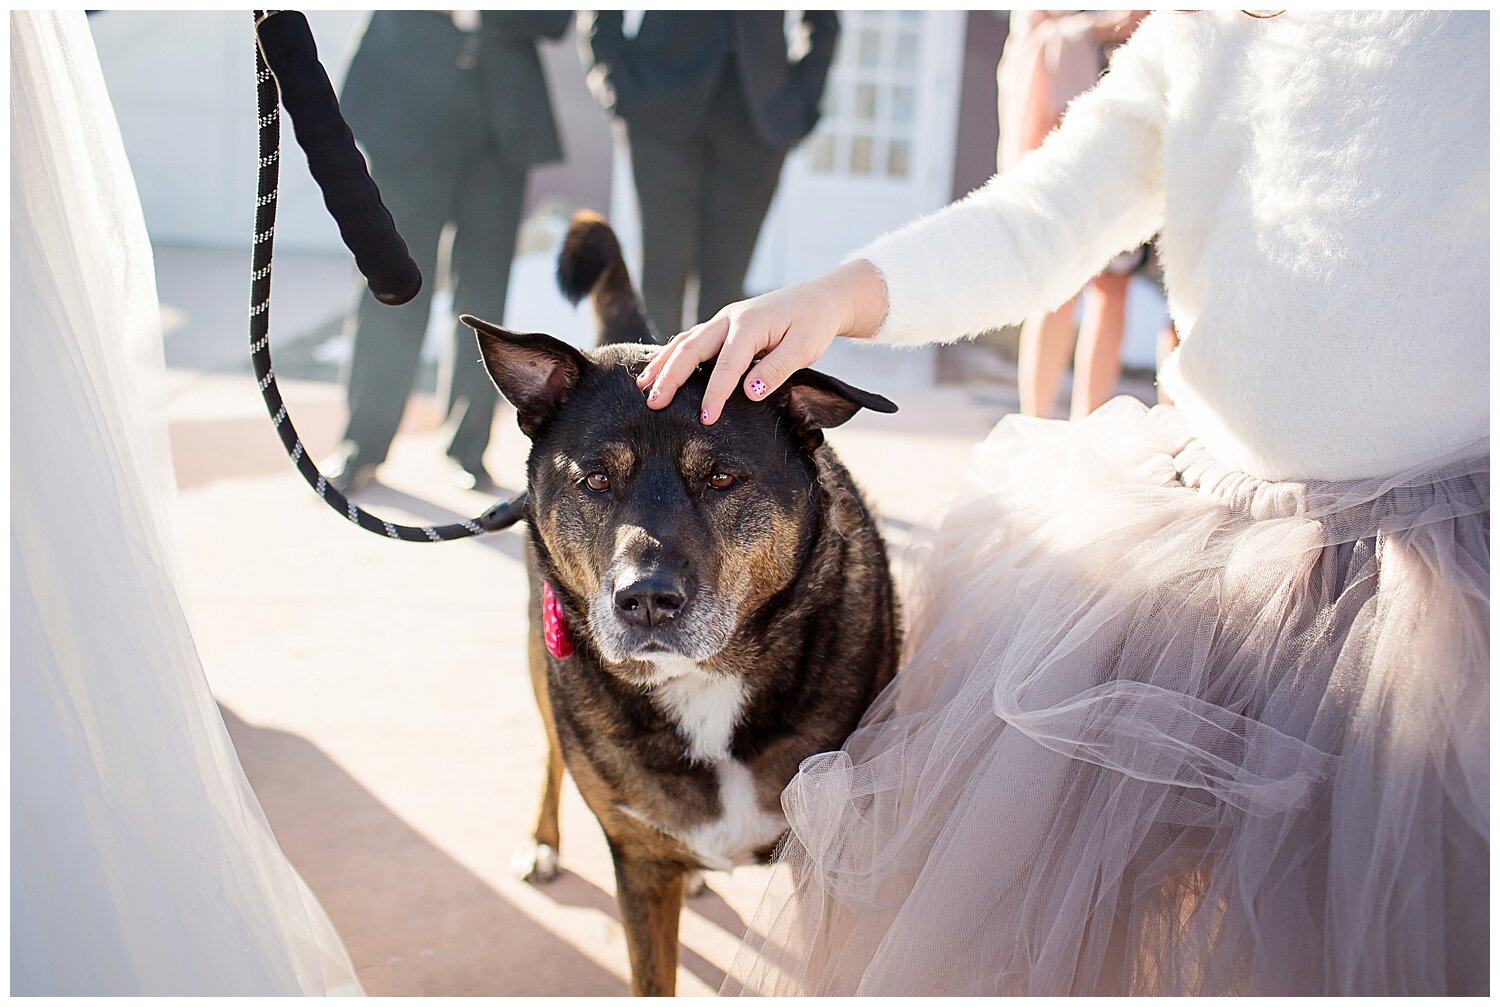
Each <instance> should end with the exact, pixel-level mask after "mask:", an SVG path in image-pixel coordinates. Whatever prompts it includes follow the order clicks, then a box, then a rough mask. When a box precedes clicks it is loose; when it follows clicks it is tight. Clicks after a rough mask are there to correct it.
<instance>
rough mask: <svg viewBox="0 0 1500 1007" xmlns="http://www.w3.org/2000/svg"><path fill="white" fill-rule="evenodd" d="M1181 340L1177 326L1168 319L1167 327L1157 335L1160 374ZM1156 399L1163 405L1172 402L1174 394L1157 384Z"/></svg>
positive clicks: (1157, 363)
mask: <svg viewBox="0 0 1500 1007" xmlns="http://www.w3.org/2000/svg"><path fill="white" fill-rule="evenodd" d="M1181 342H1182V340H1180V339H1178V338H1177V326H1175V325H1173V324H1172V323H1171V322H1170V321H1168V322H1167V327H1166V328H1164V329H1162V330H1161V332H1160V333H1158V334H1157V336H1156V372H1157V373H1158V374H1160V373H1161V365H1162V363H1163V362H1164V361H1165V360H1166V359H1167V357H1168V355H1170V354H1171V352H1172V351H1173V350H1175V349H1177V347H1178V345H1179V344H1180V343H1181ZM1156 401H1157V404H1158V405H1163V406H1170V405H1171V404H1172V396H1170V395H1168V394H1167V393H1166V392H1164V391H1163V390H1162V387H1161V385H1160V384H1158V385H1157V386H1156Z"/></svg>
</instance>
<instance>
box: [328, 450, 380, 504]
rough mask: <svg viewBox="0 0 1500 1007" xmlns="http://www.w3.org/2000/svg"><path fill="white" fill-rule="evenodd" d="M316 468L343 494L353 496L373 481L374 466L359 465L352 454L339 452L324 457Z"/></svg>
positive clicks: (329, 483)
mask: <svg viewBox="0 0 1500 1007" xmlns="http://www.w3.org/2000/svg"><path fill="white" fill-rule="evenodd" d="M318 470H319V471H320V472H322V473H323V475H324V477H325V478H326V479H327V480H328V485H330V486H332V487H333V488H334V489H336V490H338V491H339V492H340V493H342V494H344V496H346V497H347V496H353V495H354V494H355V493H358V492H359V491H360V490H362V489H364V488H365V487H366V486H369V485H370V484H371V483H372V482H374V481H375V466H374V465H360V464H358V463H356V462H355V461H354V456H353V455H351V454H348V453H346V452H340V453H338V454H335V455H334V456H333V457H331V458H328V459H326V460H325V461H324V462H323V464H322V465H320V466H319V467H318Z"/></svg>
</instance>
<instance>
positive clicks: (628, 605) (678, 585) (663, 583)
mask: <svg viewBox="0 0 1500 1007" xmlns="http://www.w3.org/2000/svg"><path fill="white" fill-rule="evenodd" d="M686 604H687V589H686V586H685V585H684V584H683V582H682V580H681V579H680V578H677V577H674V576H672V575H671V574H668V573H665V572H663V571H660V570H656V571H653V572H651V573H648V574H646V575H644V576H642V577H639V578H637V579H636V580H635V581H633V582H631V583H630V584H627V585H625V586H624V587H622V588H620V589H619V590H617V591H616V592H615V610H616V611H617V612H619V613H620V618H622V619H624V620H625V621H626V622H633V623H635V624H636V625H638V626H647V627H650V626H659V625H661V624H662V623H664V622H666V621H667V620H668V619H672V618H675V617H676V616H677V615H678V614H679V613H680V612H681V611H682V609H683V606H685V605H686Z"/></svg>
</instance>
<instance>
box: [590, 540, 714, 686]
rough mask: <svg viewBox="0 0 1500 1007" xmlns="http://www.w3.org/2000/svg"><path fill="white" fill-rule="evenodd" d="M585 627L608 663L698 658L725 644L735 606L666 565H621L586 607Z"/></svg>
mask: <svg viewBox="0 0 1500 1007" xmlns="http://www.w3.org/2000/svg"><path fill="white" fill-rule="evenodd" d="M588 618H589V631H590V635H591V636H592V637H593V638H594V641H595V643H596V644H597V645H598V647H599V652H600V655H601V656H602V657H603V658H604V659H605V660H606V661H610V662H611V663H620V662H622V661H626V660H630V659H635V660H647V661H649V660H652V659H655V658H660V657H670V656H674V655H675V656H680V657H685V658H689V659H691V660H694V661H703V660H707V659H708V658H710V657H712V656H713V655H715V654H717V653H718V652H719V651H720V650H722V649H723V648H724V646H725V644H727V643H728V642H729V637H730V634H731V633H732V632H733V630H734V624H735V606H734V604H733V602H732V601H731V600H730V599H726V598H723V597H721V596H720V595H719V594H718V592H716V591H714V590H713V589H712V588H710V587H707V586H703V585H698V584H695V583H694V582H693V580H692V579H690V578H689V577H688V576H687V575H685V574H683V573H681V572H678V571H675V570H673V569H671V568H664V567H660V566H657V567H652V568H648V569H641V568H640V567H637V566H634V565H623V564H622V565H621V566H620V567H618V568H617V569H615V570H612V571H611V572H610V573H609V574H608V575H606V576H605V578H604V583H603V584H602V585H601V587H600V590H599V593H598V594H597V595H595V597H594V600H593V603H592V604H591V605H590V606H589V614H588Z"/></svg>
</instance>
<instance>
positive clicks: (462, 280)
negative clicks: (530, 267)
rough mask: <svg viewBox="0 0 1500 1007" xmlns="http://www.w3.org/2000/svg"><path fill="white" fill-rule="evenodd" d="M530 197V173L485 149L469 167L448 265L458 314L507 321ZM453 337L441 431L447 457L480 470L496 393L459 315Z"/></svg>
mask: <svg viewBox="0 0 1500 1007" xmlns="http://www.w3.org/2000/svg"><path fill="white" fill-rule="evenodd" d="M525 195H526V169H525V168H514V167H510V166H508V165H505V164H503V163H501V161H500V159H499V158H497V157H495V156H494V155H493V154H492V153H490V152H488V151H486V152H484V153H481V154H476V155H475V156H474V157H473V158H472V159H471V161H470V162H469V164H468V166H467V169H466V170H465V172H464V175H463V178H462V179H461V180H460V182H459V185H458V192H457V194H456V197H455V202H456V205H455V209H454V219H455V220H456V221H457V222H458V229H457V231H456V232H455V234H454V237H453V256H452V261H451V263H450V265H449V268H450V271H451V275H452V276H453V279H454V292H453V309H454V314H455V316H457V315H461V314H465V313H467V314H471V315H477V316H478V317H480V318H483V319H484V320H485V321H489V322H494V323H495V324H496V325H504V324H505V299H506V294H507V292H508V290H507V288H508V287H509V285H510V266H511V260H512V259H513V258H514V256H515V250H516V232H517V231H518V230H519V228H520V225H521V206H522V200H523V199H524V197H525ZM453 324H454V329H453V339H452V342H451V345H450V346H449V347H448V348H447V349H446V351H445V352H444V354H443V364H442V368H441V370H440V376H439V380H438V394H439V396H440V397H441V398H443V399H444V400H445V402H446V403H447V420H446V422H445V424H444V431H445V433H446V434H447V435H448V437H449V440H448V448H447V451H448V455H449V457H451V458H453V459H454V460H455V461H457V462H458V463H459V464H460V465H463V466H464V467H465V468H467V469H469V470H470V471H475V470H477V469H478V468H479V467H480V465H481V463H482V461H483V458H484V452H485V449H486V448H487V447H488V446H489V443H490V427H491V425H492V423H493V421H494V416H495V404H496V402H497V401H498V395H497V393H496V392H495V385H494V383H493V382H492V381H491V380H490V376H489V373H488V372H487V371H486V370H485V369H484V365H483V364H482V363H481V362H480V360H479V346H478V343H477V342H476V341H475V336H474V332H473V330H471V329H470V328H469V327H468V326H467V325H464V324H462V323H461V322H459V321H458V320H457V318H456V317H455V318H454V323H453Z"/></svg>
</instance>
